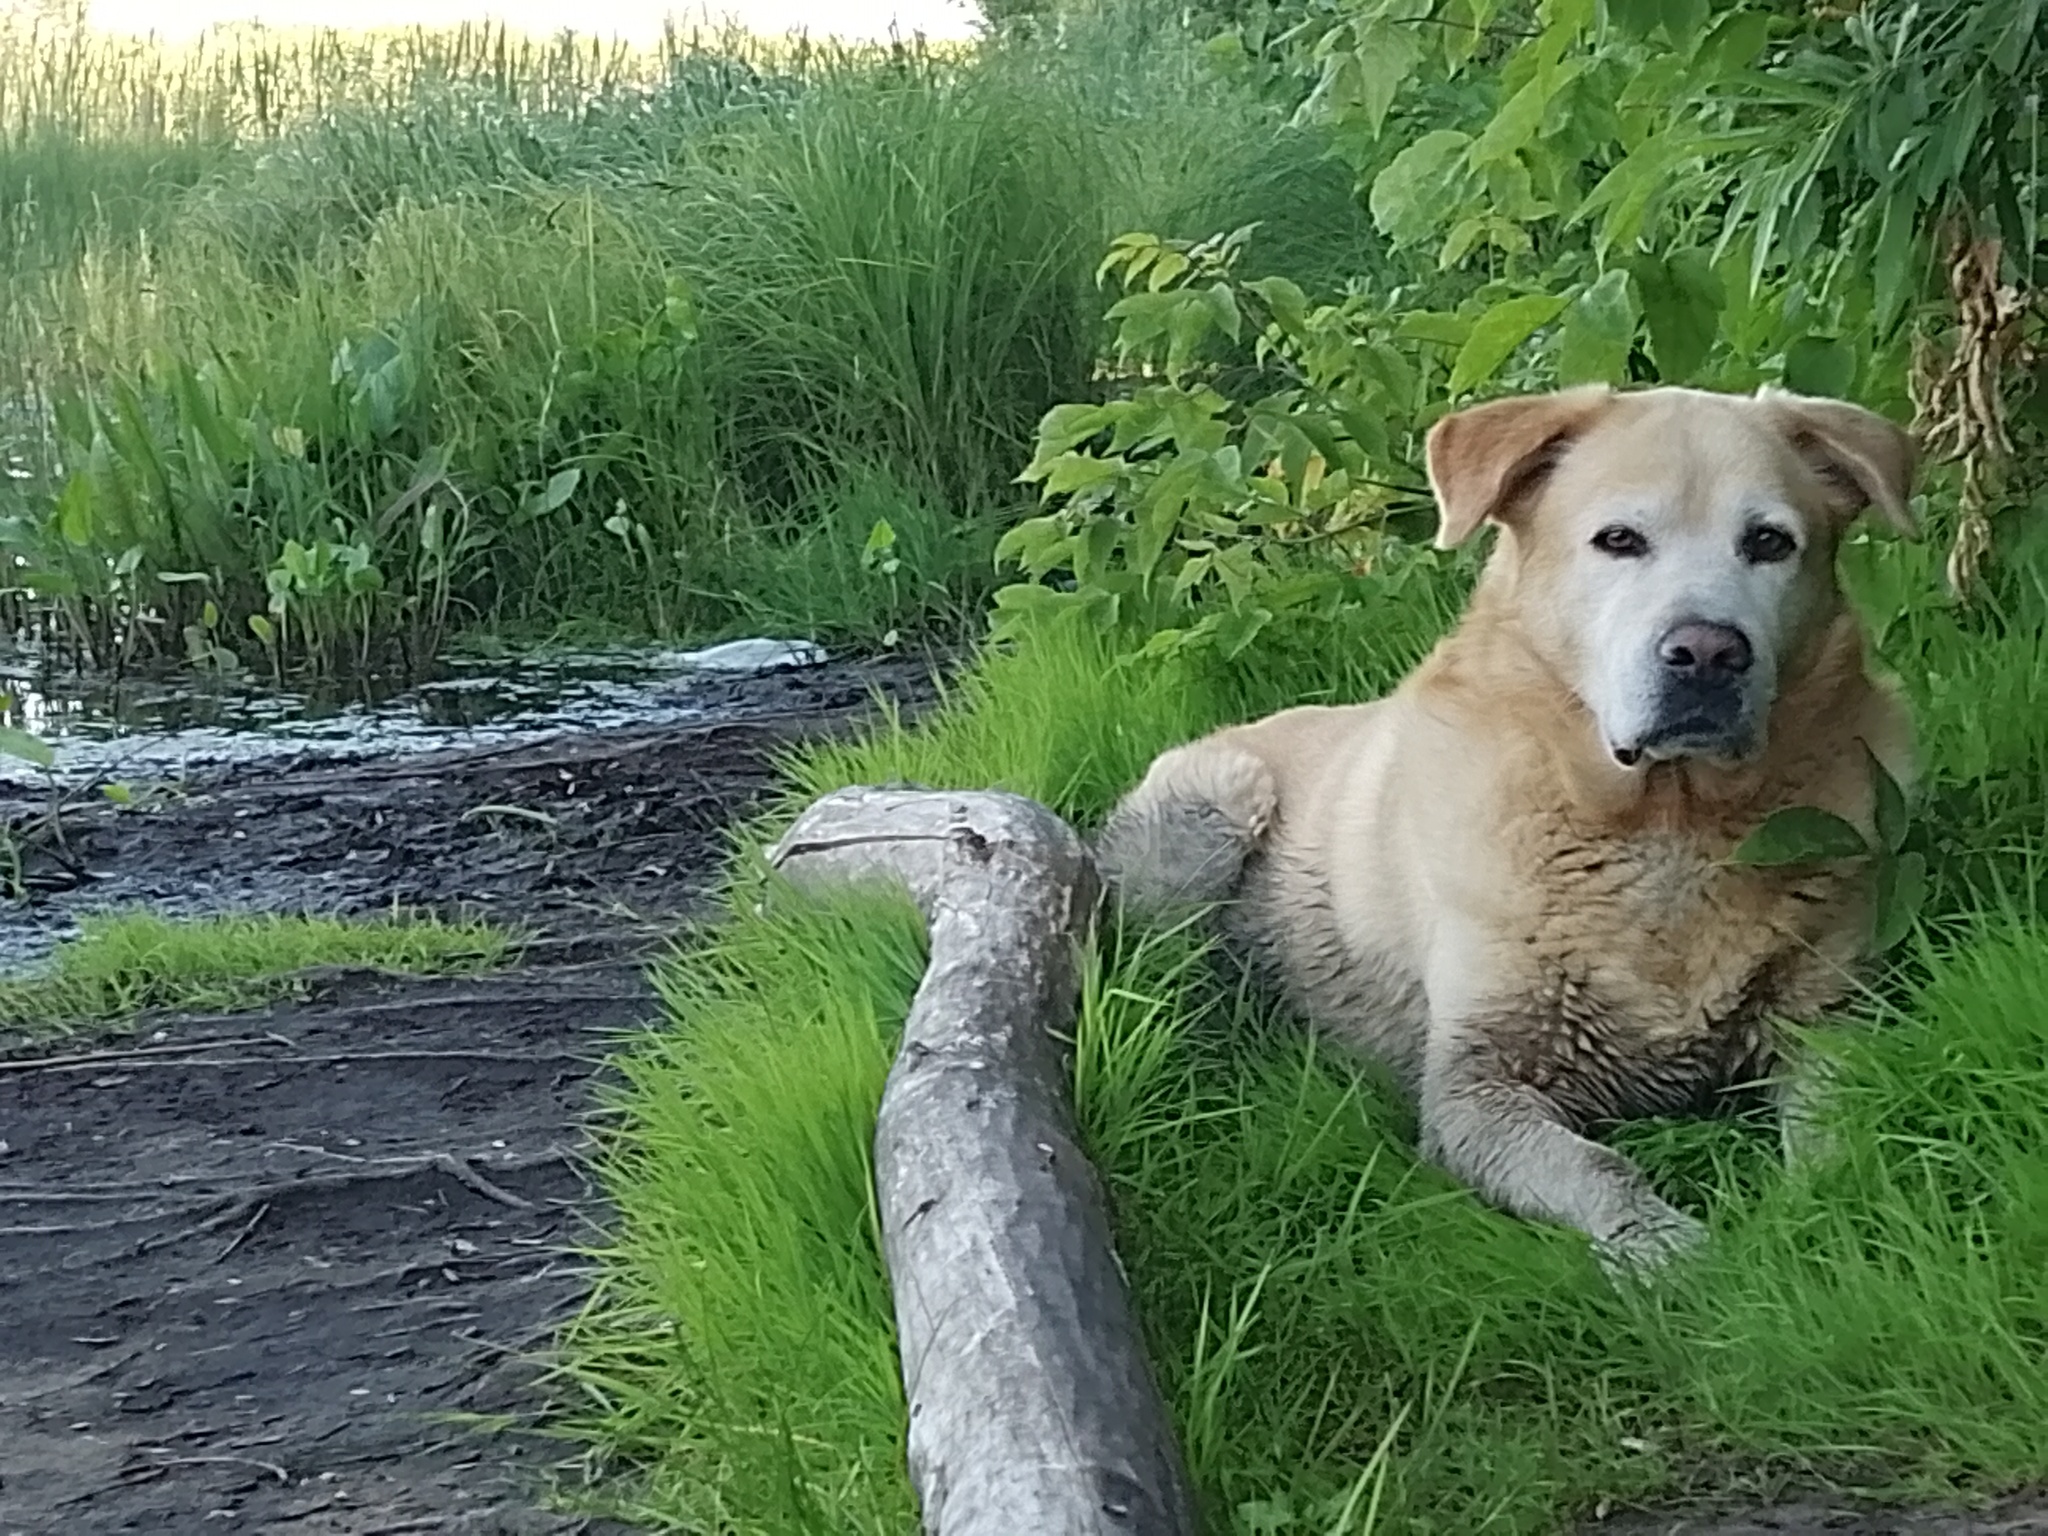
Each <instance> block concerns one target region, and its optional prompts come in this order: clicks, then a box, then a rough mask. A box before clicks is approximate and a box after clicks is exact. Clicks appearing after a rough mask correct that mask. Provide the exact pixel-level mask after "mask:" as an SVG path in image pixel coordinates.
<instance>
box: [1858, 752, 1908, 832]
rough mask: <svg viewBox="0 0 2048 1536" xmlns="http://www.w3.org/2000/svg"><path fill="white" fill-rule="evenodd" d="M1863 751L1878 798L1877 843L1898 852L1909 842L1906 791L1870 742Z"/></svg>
mask: <svg viewBox="0 0 2048 1536" xmlns="http://www.w3.org/2000/svg"><path fill="white" fill-rule="evenodd" d="M1863 755H1864V756H1865V757H1866V758H1868V759H1869V760H1870V785H1871V791H1872V794H1873V797H1874V799H1875V802H1876V815H1875V821H1876V824H1877V840H1878V843H1879V844H1880V845H1881V846H1882V847H1884V848H1885V849H1886V850H1888V851H1889V852H1892V853H1897V852H1898V851H1899V849H1901V848H1902V847H1904V846H1905V843H1906V831H1907V825H1908V816H1907V812H1906V792H1905V791H1904V790H1903V789H1901V788H1899V781H1898V780H1897V779H1895V778H1893V777H1892V776H1891V771H1890V770H1889V769H1887V768H1886V767H1885V765H1884V764H1883V763H1881V762H1879V761H1878V757H1877V754H1876V753H1875V752H1873V751H1871V750H1870V748H1869V747H1868V746H1867V745H1866V746H1865V747H1864V749H1863Z"/></svg>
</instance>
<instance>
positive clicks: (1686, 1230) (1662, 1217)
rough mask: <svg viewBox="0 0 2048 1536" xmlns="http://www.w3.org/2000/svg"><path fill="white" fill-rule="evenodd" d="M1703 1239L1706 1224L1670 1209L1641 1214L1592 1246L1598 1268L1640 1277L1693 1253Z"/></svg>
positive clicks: (1705, 1237)
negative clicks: (1598, 1264) (1597, 1259)
mask: <svg viewBox="0 0 2048 1536" xmlns="http://www.w3.org/2000/svg"><path fill="white" fill-rule="evenodd" d="M1706 1240H1707V1228H1706V1224H1705V1223H1704V1222H1701V1221H1697V1220H1695V1219H1694V1218H1693V1217H1690V1216H1688V1215H1686V1214H1685V1212H1683V1211H1680V1210H1676V1209H1674V1208H1673V1207H1671V1206H1668V1205H1666V1206H1662V1207H1660V1208H1659V1209H1657V1210H1653V1211H1644V1212H1642V1213H1641V1214H1640V1215H1638V1216H1635V1217H1632V1218H1631V1219H1629V1220H1628V1221H1625V1222H1623V1223H1622V1224H1621V1225H1619V1226H1617V1227H1615V1228H1614V1229H1613V1230H1611V1231H1609V1232H1607V1233H1605V1234H1604V1235H1603V1236H1601V1237H1600V1238H1599V1239H1598V1240H1597V1241H1596V1242H1595V1243H1594V1253H1595V1255H1596V1256H1597V1257H1598V1258H1599V1260H1600V1267H1601V1268H1602V1269H1604V1270H1606V1271H1607V1273H1608V1274H1609V1275H1610V1276H1612V1277H1614V1278H1616V1279H1621V1278H1625V1277H1627V1278H1642V1277H1646V1276H1649V1275H1653V1274H1656V1273H1658V1272H1660V1271H1662V1270H1664V1269H1666V1268H1668V1267H1669V1266H1670V1265H1671V1264H1672V1263H1674V1262H1675V1261H1677V1260H1679V1259H1682V1258H1684V1257H1685V1256H1686V1255H1688V1254H1691V1253H1696V1252H1697V1251H1698V1250H1699V1249H1700V1248H1701V1247H1702V1246H1703V1245H1704V1244H1705V1243H1706Z"/></svg>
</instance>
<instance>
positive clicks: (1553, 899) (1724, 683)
mask: <svg viewBox="0 0 2048 1536" xmlns="http://www.w3.org/2000/svg"><path fill="white" fill-rule="evenodd" d="M1428 458H1429V476H1430V482H1431V485H1432V488H1433V489H1434V490H1435V493H1436V498H1437V504H1438V509H1439V514H1440V519H1441V521H1440V524H1439V531H1438V536H1437V542H1438V544H1439V545H1440V546H1442V547H1447V548H1448V547H1451V546H1455V545H1458V544H1461V543H1463V542H1464V541H1465V540H1466V539H1468V538H1470V537H1471V536H1472V534H1473V533H1474V532H1475V531H1476V530H1477V529H1478V528H1479V526H1480V525H1481V524H1482V523H1487V522H1492V523H1497V524H1498V525H1499V526H1500V529H1501V534H1500V538H1499V542H1498V545H1497V547H1496V548H1495V549H1494V551H1493V553H1492V556H1491V558H1490V559H1489V560H1488V562H1487V565H1486V569H1485V573H1484V575H1483V576H1482V577H1481V579H1480V581H1479V584H1478V587H1477V590H1476V591H1475V593H1474V594H1473V598H1472V602H1471V605H1470V607H1469V609H1468V611H1467V612H1466V614H1465V617H1464V619H1463V621H1462V622H1461V623H1460V624H1459V626H1458V627H1457V629H1456V630H1455V631H1454V632H1453V633H1452V634H1451V635H1450V636H1449V637H1448V638H1447V639H1445V640H1444V641H1443V642H1442V643H1441V644H1440V645H1439V646H1438V647H1437V648H1436V651H1435V652H1434V654H1432V655H1431V656H1430V657H1429V659H1428V660H1427V661H1425V662H1424V663H1423V664H1422V666H1421V667H1420V668H1419V669H1418V670H1417V671H1416V672H1415V673H1414V674H1413V675H1412V676H1411V677H1410V678H1409V679H1408V680H1407V681H1406V682H1405V683H1404V684H1403V685H1402V686H1401V687H1400V688H1399V689H1398V690H1396V691H1395V692H1394V693H1393V694H1391V695H1390V696H1388V697H1386V698H1384V699H1380V700H1378V701H1376V702H1373V703H1370V704H1361V705H1355V706H1351V707H1346V708H1321V707H1310V708H1302V709H1290V710H1287V711H1285V712H1283V713H1281V714H1277V715H1274V716H1272V717H1270V718H1269V719H1266V720H1261V721H1258V722H1256V723H1254V724H1250V725H1240V726H1233V727H1231V728H1229V729H1227V730H1223V731H1219V732H1217V733H1216V734H1214V735H1212V736H1209V737H1207V738H1205V739H1203V740H1200V741H1197V742H1194V743H1192V744H1190V745H1187V746H1182V747H1177V748H1175V749H1174V750H1172V751H1170V752H1167V753H1165V754H1164V755H1163V756H1161V757H1160V758H1159V759H1158V760H1157V761H1156V762H1154V763H1153V765H1152V767H1151V770H1150V772H1149V773H1148V774H1147V775H1146V777H1145V779H1144V781H1143V782H1142V783H1141V784H1140V785H1139V786H1138V787H1137V788H1136V789H1135V790H1134V791H1132V793H1131V794H1130V795H1129V796H1128V797H1127V798H1126V799H1125V800H1124V801H1123V803H1122V804H1121V805H1120V806H1118V808H1117V809H1116V811H1115V812H1114V813H1113V814H1112V816H1111V817H1110V820H1109V822H1108V823H1107V824H1106V826H1105V827H1104V829H1103V832H1102V835H1101V837H1100V839H1099V841H1098V853H1099V855H1100V858H1101V862H1102V865H1103V868H1104V872H1105V874H1106V875H1107V876H1108V878H1109V880H1110V883H1111V884H1112V886H1113V887H1115V888H1116V889H1117V890H1118V891H1119V892H1120V894H1121V898H1122V900H1123V902H1124V904H1125V905H1126V907H1127V908H1135V909H1137V910H1139V911H1146V910H1151V911H1162V910H1171V909H1173V908H1174V907H1175V906H1178V905H1182V904H1185V903H1190V902H1192V903H1208V902H1215V901H1223V902H1224V903H1225V905H1224V908H1223V912H1224V920H1225V927H1226V930H1227V931H1228V932H1229V933H1230V934H1231V935H1232V936H1233V937H1234V938H1236V939H1237V940H1238V941H1240V942H1241V943H1242V944H1243V945H1244V946H1245V947H1246V948H1247V949H1248V950H1249V952H1250V954H1251V956H1252V958H1253V959H1254V960H1255V961H1257V962H1259V963H1260V964H1261V967H1262V968H1263V969H1264V970H1266V971H1267V972H1268V973H1269V975H1270V976H1271V977H1272V979H1273V980H1274V981H1276V982H1277V983H1278V984H1279V986H1280V987H1281V989H1282V990H1283V991H1284V993H1285V994H1286V995H1287V996H1288V997H1289V998H1290V999H1291V1001H1292V1002H1293V1003H1294V1004H1295V1005H1296V1006H1297V1007H1298V1008H1299V1009H1300V1010H1301V1011H1302V1012H1303V1013H1305V1014H1306V1015H1307V1016H1308V1018H1309V1019H1310V1020H1311V1021H1312V1022H1313V1023H1314V1024H1315V1025H1317V1026H1318V1027H1320V1028H1322V1029H1324V1030H1326V1031H1328V1032H1329V1033H1330V1034H1332V1035H1334V1036H1336V1037H1338V1038H1339V1039H1341V1040H1343V1041H1346V1042H1349V1043H1351V1044H1353V1045H1355V1046H1358V1047H1361V1048H1363V1049H1364V1050H1366V1051H1368V1052H1370V1053H1372V1054H1373V1055H1375V1056H1377V1057H1378V1058H1380V1059H1381V1060H1382V1061H1384V1062H1385V1063H1387V1065H1388V1066H1389V1067H1391V1068H1392V1069H1393V1071H1394V1072H1395V1074H1396V1075H1397V1076H1398V1077H1399V1078H1400V1080H1401V1081H1402V1083H1403V1084H1404V1085H1405V1086H1406V1087H1407V1088H1408V1090H1409V1091H1410V1092H1412V1093H1413V1094H1414V1095H1415V1097H1416V1098H1417V1100H1418V1101H1419V1106H1420V1110H1421V1123H1422V1128H1423V1151H1424V1154H1425V1155H1426V1156H1429V1157H1431V1158H1432V1159H1434V1160H1436V1161H1437V1162H1439V1163H1441V1164H1442V1165H1443V1166H1444V1167H1445V1168H1447V1169H1448V1170H1450V1171H1451V1172H1452V1173H1453V1174H1455V1175H1457V1176H1458V1177H1460V1178H1462V1179H1464V1180H1466V1181H1467V1182H1468V1183H1470V1184H1471V1185H1473V1186H1474V1187H1475V1188H1476V1189H1477V1190H1478V1191H1479V1192H1480V1193H1481V1194H1482V1195H1484V1196H1485V1197H1487V1198H1489V1199H1491V1200H1493V1201H1495V1202H1497V1203H1499V1204H1500V1205H1503V1206H1505V1207H1507V1208H1508V1209H1509V1210H1512V1211H1515V1212H1518V1213H1520V1214H1523V1215H1525V1216H1530V1217H1537V1218H1542V1219H1546V1220H1550V1221H1556V1222H1562V1223H1566V1224H1568V1225H1570V1226H1574V1227H1577V1228H1579V1229H1581V1230H1582V1231H1584V1232H1586V1233H1588V1234H1590V1235H1591V1236H1592V1237H1593V1239H1594V1240H1595V1241H1596V1243H1598V1244H1600V1245H1601V1248H1602V1251H1603V1253H1604V1254H1606V1255H1607V1256H1609V1257H1611V1258H1616V1259H1620V1260H1622V1261H1641V1262H1649V1261H1655V1260H1657V1259H1659V1258H1661V1257H1663V1256H1665V1255H1667V1254H1669V1253H1670V1252H1672V1251H1673V1250H1675V1249H1679V1248H1682V1247H1685V1246H1687V1245H1689V1244H1690V1243H1691V1242H1693V1241H1694V1240H1696V1239H1697V1238H1698V1237H1699V1235H1700V1229H1699V1224H1698V1223H1696V1222H1695V1221H1693V1220H1692V1219H1691V1218H1690V1217H1688V1216H1686V1215H1685V1214H1683V1213H1682V1212H1680V1211H1678V1210H1676V1209H1675V1208H1673V1207H1672V1206H1670V1205H1668V1204H1666V1203H1665V1202H1664V1201H1663V1200H1662V1199H1660V1198H1659V1197H1658V1196H1657V1194H1656V1193H1655V1191H1654V1190H1652V1189H1651V1187H1650V1185H1649V1183H1648V1181H1647V1180H1646V1179H1645V1178H1644V1176H1643V1175H1642V1173H1641V1172H1640V1171H1639V1170H1638V1169H1637V1168H1636V1167H1635V1166H1634V1165H1633V1164H1631V1163H1630V1162H1629V1161H1628V1160H1627V1159H1626V1158H1624V1157H1622V1156H1621V1155H1620V1154H1618V1153H1616V1152H1614V1151H1612V1150H1610V1149H1608V1148H1606V1147H1604V1146H1601V1145H1600V1144H1598V1143H1597V1142H1594V1141H1592V1140H1589V1139H1588V1138H1587V1136H1586V1134H1585V1132H1586V1131H1587V1130H1588V1128H1589V1127H1592V1126H1596V1125H1598V1124H1600V1123H1602V1122H1609V1121H1614V1120H1620V1119H1625V1118H1629V1117H1633V1116H1641V1115H1650V1114H1664V1113H1674V1112H1687V1111H1697V1110H1701V1109H1705V1108H1707V1107H1709V1106H1711V1104H1712V1103H1713V1102H1714V1100H1715V1098H1716V1096H1717V1095H1718V1094H1719V1093H1721V1092H1722V1091H1723V1090H1725V1089H1727V1088H1729V1087H1731V1086H1734V1085H1737V1084H1740V1083H1743V1082H1746V1081H1752V1080H1754V1079H1756V1078H1757V1077H1759V1076H1760V1075H1762V1074H1763V1073H1765V1072H1766V1071H1767V1070H1769V1069H1770V1066H1771V1062H1772V1040H1771V1035H1770V1026H1771V1023H1772V1021H1773V1020H1774V1019H1786V1020H1808V1019H1811V1018H1813V1017H1814V1016H1816V1015H1817V1014H1819V1013H1820V1012H1821V1011H1823V1010H1824V1009H1826V1008H1827V1007H1829V1006H1830V1005H1831V1004H1833V1003H1834V1002H1836V1001H1837V1000H1838V999H1840V998H1841V997H1842V995H1843V993H1844V991H1845V990H1846V988H1847V986H1848V985H1849V983H1850V979H1851V974H1852V967H1853V965H1854V964H1855V962H1856V961H1857V960H1858V959H1859V958H1861V956H1862V954H1863V952H1864V950H1865V949H1866V948H1867V939H1868V935H1869V933H1870V925H1871V910H1870V908H1871V901H1872V892H1871V891H1870V889H1869V881H1870V874H1869V871H1868V869H1867V867H1866V863H1865V862H1851V863H1849V864H1846V865H1845V864H1832V865H1824V866H1807V867H1792V868H1770V869H1761V868H1752V867H1741V866H1736V865H1732V864H1730V863H1729V862H1727V860H1728V856H1729V854H1730V852H1731V851H1732V850H1733V849H1734V848H1735V846H1736V845H1737V844H1738V843H1739V842H1740V841H1741V840H1742V839H1743V838H1744V837H1745V836H1746V835H1747V834H1748V833H1749V832H1750V831H1752V830H1753V829H1754V828H1755V827H1756V826H1757V825H1758V824H1759V823H1760V822H1762V821H1763V819H1764V818H1765V817H1766V816H1767V815H1769V814H1770V813H1771V812H1772V811H1774V810H1777V809H1779V808H1780V807H1783V806H1788V805H1814V806H1820V807H1823V808H1825V809H1827V810H1830V811H1833V812H1835V813H1836V814H1838V815H1840V816H1843V817H1845V818H1847V819H1848V820H1850V821H1852V822H1854V823H1856V824H1857V825H1858V826H1860V827H1862V828H1864V829H1865V831H1866V834H1868V832H1869V831H1870V829H1871V823H1872V820H1873V816H1874V810H1875V807H1874V798H1875V796H1874V785H1873V782H1872V775H1871V772H1870V765H1869V757H1868V756H1867V755H1866V749H1867V750H1868V753H1870V754H1874V755H1875V756H1876V758H1877V760H1878V761H1879V762H1881V763H1882V764H1883V765H1884V766H1885V767H1886V769H1887V770H1889V772H1890V773H1891V774H1892V775H1893V776H1894V777H1895V778H1897V779H1898V780H1899V781H1900V782H1901V783H1906V782H1908V781H1909V775H1910V768H1911V756H1912V737H1911V728H1910V722H1909V720H1908V718H1907V715H1906V713H1905V710H1904V709H1903V707H1902V706H1901V704H1900V703H1899V701H1898V699H1897V698H1896V696H1895V695H1894V694H1893V693H1892V692H1891V691H1890V690H1888V689H1887V688H1885V687H1883V686H1881V685H1879V684H1878V683H1877V682H1875V681H1873V679H1872V677H1871V675H1870V673H1869V671H1868V670H1867V666H1866V661H1865V642H1864V635H1863V631H1862V629H1861V626H1860V625H1859V623H1858V621H1857V619H1856V617H1855V616H1854V615H1853V614H1852V613H1851V612H1850V610H1849V608H1848V606H1847V604H1846V603H1845V601H1844V600H1843V597H1842V595H1841V592H1840V590H1839V588H1838V586H1837V584H1836V579H1835V549H1836V544H1837V542H1838V540H1839V539H1840V538H1841V535H1842V533H1843V530H1844V529H1845V528H1846V527H1847V526H1848V525H1849V523H1850V522H1851V521H1852V520H1853V519H1854V518H1855V517H1856V516H1857V515H1858V514H1859V513H1861V512H1862V511H1864V510H1865V509H1866V508H1869V509H1874V510H1875V511H1876V512H1877V513H1878V514H1880V515H1881V516H1882V517H1883V518H1885V519H1886V520H1887V521H1888V522H1890V523H1891V524H1893V525H1894V526H1895V527H1897V528H1898V529H1899V530H1900V531H1901V532H1902V533H1907V534H1910V533H1911V532H1912V517H1911V513H1910V512H1909V510H1908V506H1907V496H1908V491H1909V486H1910V483H1911V479H1912V471H1913V451H1912V447H1911V444H1910V442H1909V440H1908V439H1907V437H1906V436H1905V434H1904V433H1902V432H1901V431H1900V430H1899V429H1898V428H1897V427H1895V426H1893V425H1892V424H1891V423H1889V422H1887V421H1885V420H1884V419H1883V418H1881V417H1879V416H1876V415H1873V414H1871V413H1870V412H1868V411H1865V410H1862V409H1860V408H1858V407H1855V406H1851V405H1845V404H1841V403H1839V402H1835V401H1827V400H1816V399H1808V398H1804V397H1801V396H1796V395H1790V394H1786V393H1782V392H1779V391H1774V390H1764V391H1762V392H1760V393H1759V394H1758V395H1756V396H1755V397H1753V398H1752V397H1748V396H1735V395H1723V394H1713V393H1706V392H1701V391H1694V390H1682V389H1651V390H1644V391H1640V392H1630V393H1615V392H1613V391H1610V390H1608V389H1605V388H1591V389H1576V390H1569V391H1566V392H1563V393H1559V394H1554V395H1546V396H1538V397H1529V398H1520V399H1509V400H1500V401H1495V402H1493V403H1491V404H1487V405H1482V406H1478V407H1476V408H1473V409H1470V410H1465V411H1461V412H1458V413H1456V414H1454V415H1451V416H1448V417H1445V418H1444V419H1443V420H1442V421H1440V422H1438V424H1437V425H1436V427H1435V428H1434V429H1433V430H1432V431H1431V433H1430V435H1429V440H1428Z"/></svg>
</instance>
